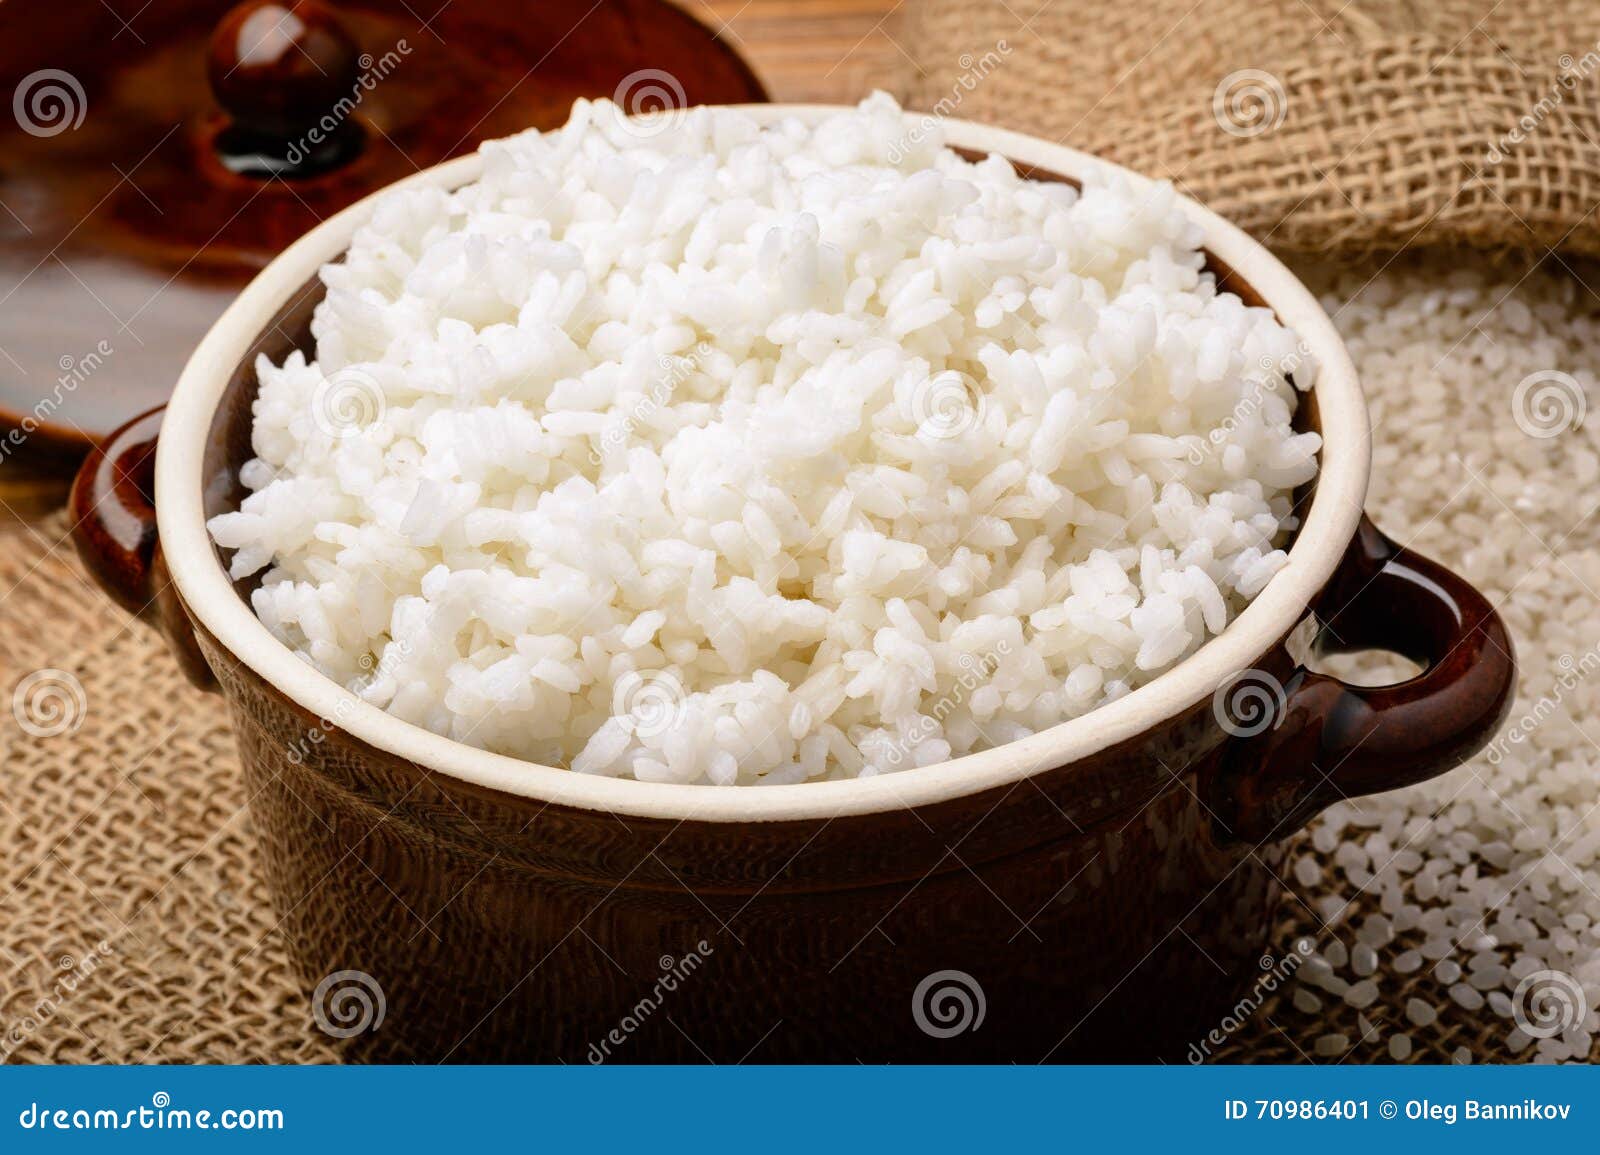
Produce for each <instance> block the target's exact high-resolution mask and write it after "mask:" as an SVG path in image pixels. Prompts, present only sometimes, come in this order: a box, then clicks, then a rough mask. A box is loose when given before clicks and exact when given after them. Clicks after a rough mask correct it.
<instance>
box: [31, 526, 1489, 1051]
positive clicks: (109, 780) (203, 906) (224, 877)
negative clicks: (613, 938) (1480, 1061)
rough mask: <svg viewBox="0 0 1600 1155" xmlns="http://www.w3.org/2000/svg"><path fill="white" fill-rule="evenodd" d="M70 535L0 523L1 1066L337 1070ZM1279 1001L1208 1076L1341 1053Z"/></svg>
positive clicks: (235, 786)
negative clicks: (26, 724)
mask: <svg viewBox="0 0 1600 1155" xmlns="http://www.w3.org/2000/svg"><path fill="white" fill-rule="evenodd" d="M66 532H67V522H66V520H65V519H64V517H63V516H62V515H60V514H57V515H55V516H53V517H51V518H49V519H47V520H45V521H43V522H38V523H35V524H33V525H30V526H18V525H15V524H13V525H9V526H8V525H5V524H4V523H0V635H3V642H0V690H3V691H4V699H5V700H4V701H0V847H4V851H3V854H0V1061H8V1062H66V1063H85V1062H88V1063H133V1062H146V1063H150V1062H213V1063H242V1062H276V1063H304V1062H325V1061H331V1060H335V1059H336V1058H337V1053H336V1052H335V1050H334V1048H333V1046H332V1045H331V1044H332V1040H330V1039H329V1038H328V1037H327V1036H325V1035H323V1034H322V1033H321V1032H320V1031H319V1030H318V1029H317V1027H316V1025H315V1023H314V1021H313V1017H312V1013H311V1004H310V1000H309V998H308V997H307V994H306V991H305V990H304V989H303V988H302V987H301V986H300V984H299V980H298V978H297V976H296V975H295V974H294V972H293V970H292V969H291V967H290V964H289V961H288V957H287V951H286V947H285V943H284V942H283V940H282V937H281V935H280V933H279V932H278V930H277V919H276V917H275V915H274V914H273V908H272V903H271V900H270V898H269V897H268V895H267V892H266V888H265V886H264V884H263V883H262V881H261V879H260V877H259V874H258V871H257V870H256V867H255V862H254V848H255V840H254V835H253V833H252V830H251V825H250V813H249V807H248V804H247V803H248V799H247V798H246V796H245V791H244V786H243V782H242V780H241V777H240V771H239V766H238V760H237V756H236V754H235V752H234V746H233V736H232V734H231V733H230V731H229V726H228V722H227V718H226V716H225V713H224V710H223V707H222V704H221V702H220V701H219V700H218V699H216V698H214V697H212V696H210V695H207V694H203V693H201V692H199V691H197V690H195V689H193V688H192V687H191V686H190V685H189V684H188V682H187V681H186V680H185V679H184V677H183V675H182V674H181V673H180V672H179V670H178V668H177V666H176V665H175V664H174V663H173V660H172V658H171V656H170V655H169V654H168V653H167V651H166V649H165V646H164V645H163V643H162V642H161V641H160V640H159V639H158V638H157V637H156V635H155V634H154V633H153V632H152V631H150V630H148V629H146V628H145V627H143V626H142V625H139V624H137V623H134V622H132V621H130V620H129V618H128V617H127V615H126V614H124V613H123V612H122V611H121V610H119V609H117V608H116V607H114V606H113V605H111V603H110V602H108V601H107V600H106V599H105V598H104V597H103V596H102V595H101V594H100V593H99V592H98V591H97V590H95V589H93V588H91V585H90V582H89V579H88V578H87V577H86V576H85V575H84V574H83V571H82V570H81V568H80V567H79V565H78V562H77V559H76V558H75V557H74V556H73V554H72V550H71V546H70V544H68V543H67V541H66ZM40 675H44V678H41V677H40ZM30 678H32V679H35V680H34V682H33V683H32V686H33V692H34V693H35V694H37V693H39V692H40V691H41V690H43V689H45V688H48V689H49V690H50V691H51V692H52V693H53V694H54V695H55V700H56V704H57V705H58V706H59V708H60V710H61V711H64V712H63V713H60V714H55V713H50V712H48V711H46V710H44V708H43V706H42V705H41V704H40V703H39V702H38V700H37V699H36V700H35V712H34V715H33V717H34V719H35V721H36V722H43V723H45V724H44V725H42V726H41V725H34V726H33V729H35V730H40V731H43V732H40V733H29V732H25V731H24V730H23V729H22V728H21V727H20V726H19V725H18V722H17V719H16V717H15V715H14V714H13V712H12V710H11V709H10V708H9V706H10V699H11V697H12V696H13V694H14V693H15V691H16V687H17V686H18V685H20V684H22V683H23V681H24V680H25V679H30ZM51 719H55V720H54V721H52V720H51ZM58 726H59V727H61V728H62V729H61V732H60V733H49V732H48V731H49V730H52V729H55V728H56V727H58ZM1335 874H1336V872H1334V871H1332V870H1330V871H1329V872H1328V877H1329V878H1330V880H1331V879H1333V878H1334V877H1335ZM1302 897H1305V898H1307V899H1308V900H1309V901H1312V902H1315V901H1316V897H1317V895H1316V893H1314V892H1307V891H1305V890H1304V889H1303V888H1302ZM1362 913H1365V912H1363V911H1361V910H1352V911H1351V917H1352V919H1353V918H1355V917H1357V916H1359V915H1360V914H1362ZM1319 927H1320V920H1318V919H1317V918H1316V916H1315V915H1314V914H1313V913H1312V912H1311V911H1310V910H1309V909H1307V908H1306V907H1303V906H1301V905H1299V904H1298V903H1293V902H1291V903H1286V904H1285V910H1284V913H1283V917H1282V919H1281V920H1280V923H1279V925H1278V927H1277V929H1276V931H1275V933H1274V935H1273V943H1274V945H1273V947H1272V948H1271V952H1272V953H1273V954H1274V955H1279V956H1282V955H1284V954H1285V953H1286V952H1287V951H1288V949H1290V946H1291V944H1293V943H1295V942H1296V941H1297V940H1298V939H1299V938H1301V937H1302V936H1305V935H1312V936H1313V937H1317V938H1318V939H1319V941H1320V938H1321V937H1322V936H1321V934H1320V931H1319ZM1391 981H1392V980H1391ZM1432 981H1433V980H1431V979H1430V978H1428V977H1427V976H1426V975H1425V974H1424V975H1418V976H1413V978H1412V985H1413V986H1416V987H1417V989H1418V993H1420V994H1422V995H1423V996H1424V997H1425V998H1428V999H1430V1000H1432V1001H1436V1002H1443V1001H1445V1000H1444V996H1443V993H1442V991H1440V990H1436V989H1431V988H1430V989H1427V990H1424V989H1422V987H1423V985H1426V984H1430V983H1432ZM1288 990H1289V987H1288V986H1287V985H1285V986H1283V987H1280V988H1279V989H1278V990H1276V991H1273V992H1271V993H1270V994H1269V995H1267V996H1266V997H1265V1001H1264V1002H1262V1005H1260V1006H1259V1007H1258V1008H1256V1009H1254V1010H1252V1011H1251V1013H1250V1014H1248V1015H1245V1016H1242V1019H1243V1022H1242V1025H1241V1026H1240V1027H1239V1028H1238V1029H1237V1030H1234V1031H1231V1032H1230V1033H1229V1035H1228V1037H1227V1039H1226V1042H1225V1043H1224V1044H1223V1045H1221V1046H1219V1047H1217V1048H1215V1049H1214V1051H1213V1053H1212V1055H1211V1056H1210V1057H1211V1058H1213V1059H1216V1060H1220V1061H1223V1062H1268V1061H1272V1062H1299V1061H1304V1060H1305V1059H1306V1058H1307V1057H1309V1056H1311V1055H1312V1053H1313V1051H1314V1048H1315V1044H1316V1040H1317V1038H1319V1037H1320V1036H1322V1035H1324V1034H1328V1033H1331V1032H1346V1033H1349V1034H1351V1035H1352V1036H1353V1035H1354V1032H1355V1026H1354V1024H1355V1022H1356V1015H1355V1012H1353V1011H1351V1010H1350V1009H1349V1008H1347V1007H1345V1006H1343V1005H1342V1004H1340V1003H1339V1002H1338V1001H1337V1000H1329V1003H1330V1005H1329V1007H1328V1009H1327V1012H1326V1013H1325V1014H1323V1015H1317V1016H1308V1015H1305V1014H1302V1013H1299V1012H1295V1011H1293V1010H1292V1009H1290V1008H1287V1007H1285V1006H1283V1005H1282V1004H1283V1003H1284V1001H1285V998H1286V997H1287V992H1288ZM1263 993H1264V992H1261V991H1257V992H1255V993H1254V995H1253V996H1252V997H1255V998H1261V997H1262V995H1263ZM1386 1001H1389V1000H1386ZM1389 1002H1390V1005H1393V1006H1398V1005H1400V1002H1399V1001H1389ZM1368 1015H1369V1017H1371V1018H1373V1019H1374V1021H1375V1023H1376V1025H1378V1026H1380V1027H1381V1028H1383V1029H1384V1031H1385V1033H1386V1034H1387V1033H1390V1032H1392V1031H1395V1030H1403V1029H1410V1030H1411V1032H1412V1035H1413V1037H1414V1038H1415V1040H1416V1044H1417V1047H1416V1052H1415V1054H1414V1055H1413V1059H1414V1061H1421V1062H1441V1061H1447V1060H1448V1058H1449V1056H1450V1054H1451V1052H1452V1051H1453V1050H1454V1049H1455V1048H1456V1047H1458V1046H1460V1045H1462V1044H1467V1045H1469V1046H1472V1047H1473V1049H1474V1050H1475V1051H1476V1052H1478V1053H1479V1054H1480V1055H1483V1056H1486V1057H1494V1056H1496V1055H1497V1054H1498V1053H1499V1052H1500V1050H1501V1044H1500V1037H1501V1036H1502V1035H1503V1034H1504V1030H1505V1028H1504V1025H1503V1024H1498V1023H1496V1022H1494V1021H1491V1020H1490V1018H1489V1017H1488V1016H1468V1015H1446V1016H1445V1017H1443V1018H1441V1020H1440V1021H1439V1022H1437V1023H1436V1024H1434V1025H1433V1026H1431V1027H1429V1028H1427V1029H1421V1028H1407V1027H1406V1026H1405V1025H1404V1024H1401V1023H1399V1022H1396V1021H1392V1016H1390V1015H1388V1014H1387V1013H1386V1012H1385V1011H1384V1010H1383V1008H1381V1007H1379V1008H1375V1009H1373V1010H1371V1011H1369V1012H1368ZM1358 1052H1359V1053H1358V1054H1357V1055H1354V1056H1352V1058H1353V1060H1354V1061H1363V1060H1365V1061H1371V1060H1372V1059H1377V1058H1380V1057H1381V1052H1382V1048H1381V1047H1374V1048H1358ZM1500 1057H1502V1058H1506V1057H1509V1056H1503V1055H1501V1056H1500Z"/></svg>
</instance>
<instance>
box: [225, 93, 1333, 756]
mask: <svg viewBox="0 0 1600 1155" xmlns="http://www.w3.org/2000/svg"><path fill="white" fill-rule="evenodd" d="M483 156H484V161H485V169H484V175H483V178H482V179H481V180H479V181H478V182H476V183H474V184H472V185H469V186H467V187H465V188H462V189H459V190H457V191H455V192H453V193H449V192H444V191H440V190H438V189H414V190H405V191H397V192H392V193H390V194H388V195H387V196H385V197H384V198H382V199H381V200H380V201H379V202H378V203H377V206H376V207H375V208H374V210H373V212H372V216H371V219H370V221H369V223H367V224H366V225H364V226H363V227H362V228H361V229H360V230H359V231H358V232H357V233H356V235H355V238H354V240H353V242H352V244H351V247H350V250H349V252H348V254H347V255H346V256H345V258H344V260H343V262H342V263H339V264H333V265H329V266H327V267H326V268H325V269H324V270H323V273H322V277H323V280H324V282H325V283H326V286H327V297H326V300H325V301H323V303H322V304H321V305H320V306H319V307H318V310H317V313H316V318H315V322H314V326H313V330H314V334H315V337H316V358H315V360H313V361H310V362H308V361H307V360H306V359H305V358H304V357H303V356H301V355H299V354H294V355H292V356H290V357H289V358H288V360H287V361H285V363H284V364H282V365H272V364H270V363H268V362H266V361H265V360H264V359H263V361H262V362H261V363H260V364H259V366H258V373H259V377H260V395H259V398H258V400H257V401H256V405H255V426H254V449H255V453H256V459H255V460H252V461H251V462H249V463H248V465H246V467H245V468H244V470H243V474H242V477H243V481H244V483H245V484H246V486H248V487H249V488H250V489H251V490H253V491H254V492H253V493H252V494H251V495H250V496H249V497H248V498H247V499H246V500H245V501H244V503H243V505H242V507H241V508H240V510H239V511H238V512H236V513H229V514H224V515H222V516H220V517H217V518H215V519H214V520H213V521H212V522H211V530H212V532H213V534H214V536H215V539H216V541H217V542H218V543H219V544H220V545H221V546H223V547H226V548H228V549H232V550H235V551H236V552H235V553H234V554H233V557H232V570H233V573H234V574H235V576H242V575H248V574H252V573H255V572H256V571H258V570H261V569H262V568H263V567H270V568H267V572H266V574H265V575H264V577H263V579H262V583H261V585H260V588H259V589H258V590H257V591H256V592H255V594H254V597H253V604H254V608H255V611H256V612H257V614H258V615H259V616H260V617H261V619H262V621H263V622H264V623H265V624H266V625H267V626H268V628H270V629H271V630H272V632H273V633H274V634H276V635H277V636H278V637H279V638H280V639H282V640H283V642H284V643H285V644H286V645H288V646H290V647H292V648H293V649H294V650H295V651H296V652H297V653H299V654H300V655H302V656H303V657H304V658H305V659H306V660H307V661H308V662H310V663H311V664H312V665H313V666H315V667H316V668H317V669H319V670H321V671H322V672H324V673H325V674H327V675H328V676H329V677H331V678H334V679H336V680H337V681H338V682H340V683H341V684H343V685H345V686H347V687H349V688H350V689H351V690H353V691H354V692H356V693H358V694H359V695H360V696H361V697H362V698H364V699H365V700H367V701H369V702H372V703H375V704H377V705H379V706H381V707H383V708H384V709H386V710H388V711H389V712H390V713H392V714H394V715H395V716H397V717H399V718H402V719H405V720H407V721H410V722H413V723H416V724H417V725H420V726H425V727H427V728H428V729H430V730H433V731H435V732H437V733H440V734H443V735H447V736H449V737H451V738H454V739H458V740H460V741H463V742H468V743H471V744H473V745H475V746H480V747H484V748H487V749H490V750H495V751H500V752H503V753H508V754H513V755H517V756H520V757H523V758H526V759H530V760H533V761H537V762H541V763H547V764H551V765H562V766H570V767H571V768H572V769H573V770H576V771H581V772H585V773H592V774H606V775H631V776H633V777H636V778H639V779H642V780H647V781H656V782H711V783H718V784H729V783H792V782H802V781H806V780H813V779H822V778H840V777H852V776H857V775H871V774H879V773H884V772H888V771H894V770H900V769H905V768H909V767H914V766H921V765H926V764H929V763H934V762H940V761H943V760H945V759H948V758H950V757H952V756H955V755H960V754H965V753H967V752H969V751H973V750H978V749H982V748H985V747H989V746H993V745H996V744H999V743H1002V742H1008V741H1012V740H1014V739H1017V738H1019V737H1023V736H1025V735H1028V734H1031V733H1034V732H1036V731H1038V730H1041V729H1043V728H1045V727H1048V726H1051V725H1053V724H1055V723H1058V722H1061V721H1063V720H1065V719H1068V718H1071V717H1074V716H1077V715H1080V714H1083V713H1084V712H1086V711H1088V710H1092V709H1093V708H1095V707H1096V706H1098V705H1100V704H1102V703H1104V702H1107V701H1110V700H1112V699H1115V698H1117V697H1120V696H1122V695H1124V694H1127V693H1128V692H1130V690H1132V689H1133V688H1134V687H1136V686H1138V685H1139V684H1141V683H1143V682H1145V681H1148V680H1149V679H1150V678H1152V677H1154V676H1155V675H1157V674H1159V673H1161V672H1162V671H1163V670H1166V669H1168V668H1169V667H1171V666H1172V665H1173V664H1175V663H1177V662H1179V661H1181V660H1182V659H1183V658H1184V657H1186V656H1187V655H1189V654H1191V653H1193V652H1194V651H1195V650H1196V649H1197V648H1198V647H1199V646H1200V645H1202V644H1203V643H1204V642H1205V641H1206V640H1207V639H1208V638H1210V637H1212V636H1214V635H1216V634H1218V633H1220V632H1221V631H1222V630H1223V629H1224V628H1225V627H1226V626H1227V625H1228V623H1229V621H1230V620H1231V619H1232V618H1233V617H1234V616H1235V615H1236V614H1237V613H1238V611H1239V610H1240V609H1241V608H1242V607H1243V606H1244V605H1245V603H1246V602H1248V600H1249V599H1250V598H1252V597H1254V596H1255V595H1256V594H1257V593H1258V592H1260V590H1261V589H1262V588H1263V587H1264V586H1265V585H1266V583H1267V582H1268V581H1269V580H1270V579H1271V578H1272V576H1273V575H1274V574H1275V573H1276V572H1277V571H1278V570H1279V569H1280V568H1281V567H1282V566H1283V565H1284V563H1285V555H1284V553H1283V550H1282V548H1281V546H1282V543H1283V541H1284V539H1285V537H1286V534H1287V532H1288V531H1290V530H1291V529H1293V528H1294V526H1295V524H1296V522H1295V518H1294V516H1293V512H1292V500H1291V491H1292V490H1293V488H1294V487H1295V486H1297V485H1300V484H1301V483H1303V482H1306V481H1308V480H1310V479H1311V478H1312V477H1313V476H1314V475H1315V472H1316V453H1317V451H1318V449H1319V448H1320V445H1319V441H1318V438H1317V437H1316V435H1315V434H1311V433H1299V434H1297V433H1296V432H1295V431H1294V430H1293V428H1292V427H1291V420H1292V418H1293V414H1294V408H1295V402H1296V395H1295V391H1294V386H1295V385H1297V386H1299V387H1301V388H1308V387H1309V386H1310V385H1311V383H1312V381H1313V379H1314V376H1315V366H1314V365H1313V364H1312V363H1311V362H1310V360H1309V358H1307V356H1306V355H1305V352H1304V350H1303V349H1300V348H1298V347H1297V342H1296V339H1295V337H1294V335H1293V334H1292V333H1291V332H1289V331H1288V330H1287V329H1285V328H1284V327H1283V326H1282V325H1280V324H1279V323H1278V322H1277V321H1276V320H1275V319H1274V317H1273V316H1272V314H1271V313H1270V312H1269V311H1267V310H1265V309H1260V308H1249V307H1247V306H1245V305H1244V303H1243V302H1241V301H1240V300H1239V299H1238V298H1237V297H1236V296H1233V295H1232V294H1228V293H1221V292H1218V290H1217V287H1216V285H1215V283H1214V281H1213V279H1212V277H1211V276H1210V275H1209V274H1207V273H1205V272H1203V271H1202V265H1203V256H1202V253H1201V251H1200V248H1199V245H1200V240H1201V238H1200V235H1199V231H1198V229H1197V227H1196V226H1195V225H1194V224H1192V223H1191V222H1190V221H1189V220H1188V219H1187V218H1186V216H1185V214H1184V213H1183V212H1182V211H1181V210H1180V208H1179V207H1178V205H1177V203H1176V198H1175V195H1174V193H1173V191H1172V189H1171V188H1170V186H1167V185H1161V184H1154V183H1147V182H1144V181H1134V180H1130V179H1129V178H1126V177H1123V176H1120V175H1117V174H1115V173H1105V174H1101V175H1098V176H1095V177H1092V178H1091V179H1089V180H1088V181H1087V182H1086V185H1085V187H1084V189H1083V191H1082V192H1081V193H1080V192H1078V191H1076V190H1074V189H1073V188H1071V187H1070V186H1067V185H1064V184H1059V183H1038V182H1033V181H1028V180H1023V179H1020V178H1019V177H1018V176H1017V175H1016V173H1015V172H1014V171H1013V170H1012V168H1011V167H1010V166H1009V165H1008V164H1007V162H1006V161H1004V160H1003V159H1000V158H997V157H991V158H989V159H987V160H984V161H982V162H980V163H976V164H974V163H969V162H968V161H966V160H963V159H962V158H961V157H959V156H957V155H956V154H955V153H953V152H951V151H949V150H947V149H945V148H944V147H943V146H942V139H941V136H940V134H939V133H938V132H937V131H931V132H930V131H926V126H925V124H922V123H920V122H919V123H918V124H917V125H913V124H912V122H911V121H909V120H908V119H907V118H906V117H905V116H904V114H902V113H901V111H900V109H899V108H898V107H897V106H896V105H895V104H894V102H893V101H892V100H890V99H889V98H888V97H886V96H883V95H881V94H880V95H876V96H874V97H872V98H870V99H869V100H867V101H865V102H863V103H862V104H861V106H860V107H859V108H856V109H853V110H848V111H843V112H841V113H839V114H838V115H835V116H832V117H830V118H829V119H827V120H826V121H823V122H822V123H819V124H817V125H815V126H807V125H806V124H803V123H801V122H800V121H799V120H794V119H790V120H784V121H781V122H779V123H776V124H773V125H770V126H768V127H762V126H760V125H758V124H757V123H756V122H755V121H754V120H753V119H752V118H751V117H749V116H748V115H745V114H743V113H740V112H735V111H731V110H726V109H723V110H711V109H696V110H693V111H690V112H687V113H678V114H673V115H669V116H667V117H665V118H658V119H656V120H651V121H629V120H627V119H626V118H624V117H623V116H622V115H621V114H620V113H619V111H618V110H617V109H616V108H615V107H614V106H612V105H610V104H609V103H606V102H598V103H592V104H591V103H588V102H583V101H580V102H579V103H578V104H577V105H576V106H575V107H574V109H573V113H572V118H571V120H570V122H569V123H568V124H567V126H566V127H564V128H562V129H560V130H558V131H555V132H551V133H547V134H539V133H536V132H530V133H527V134H524V135H522V136H518V137H514V138H511V139H509V140H504V141H498V142H494V143H491V144H487V145H485V146H484V147H483ZM1291 373H1292V374H1293V384H1292V385H1291V384H1290V383H1289V381H1288V379H1287V377H1288V375H1289V374H1291Z"/></svg>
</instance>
